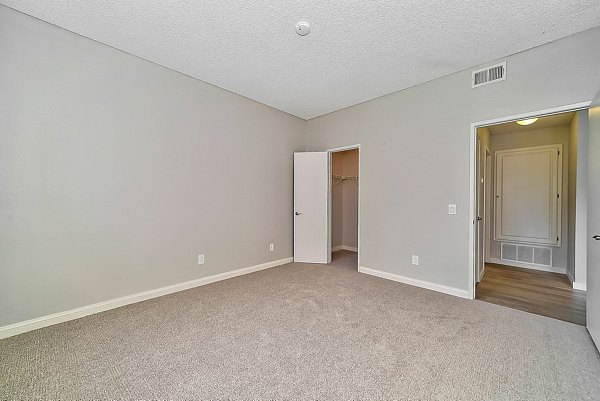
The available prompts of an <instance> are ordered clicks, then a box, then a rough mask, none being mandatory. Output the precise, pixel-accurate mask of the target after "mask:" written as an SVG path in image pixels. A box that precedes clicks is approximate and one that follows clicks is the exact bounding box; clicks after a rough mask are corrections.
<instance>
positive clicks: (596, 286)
mask: <svg viewBox="0 0 600 401" xmlns="http://www.w3.org/2000/svg"><path fill="white" fill-rule="evenodd" d="M587 327H588V330H589V332H590V335H591V336H592V338H593V340H594V342H595V343H596V347H598V348H599V349H600V94H599V95H598V96H597V97H596V99H595V100H594V102H593V103H592V107H591V108H590V111H589V143H588V257H587Z"/></svg>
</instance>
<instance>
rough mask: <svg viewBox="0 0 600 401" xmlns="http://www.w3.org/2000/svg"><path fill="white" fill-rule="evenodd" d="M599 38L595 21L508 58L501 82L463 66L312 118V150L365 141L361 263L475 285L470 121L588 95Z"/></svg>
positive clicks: (595, 81) (597, 80)
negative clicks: (474, 84)
mask: <svg viewBox="0 0 600 401" xmlns="http://www.w3.org/2000/svg"><path fill="white" fill-rule="evenodd" d="M599 42H600V29H598V28H597V29H593V30H589V31H586V32H583V33H580V34H578V35H574V36H571V37H568V38H565V39H562V40H559V41H556V42H553V43H550V44H548V45H545V46H540V47H537V48H535V49H531V50H528V51H526V52H523V53H519V54H516V55H513V56H510V57H507V58H506V60H507V63H508V64H507V68H508V74H507V80H506V81H503V82H500V83H496V84H492V85H487V86H483V87H480V88H476V89H471V85H470V79H471V71H470V70H469V71H462V72H459V73H456V74H453V75H450V76H446V77H443V78H440V79H436V80H433V81H431V82H427V83H424V84H422V85H418V86H415V87H412V88H409V89H406V90H403V91H400V92H396V93H393V94H390V95H387V96H383V97H381V98H377V99H374V100H371V101H368V102H365V103H362V104H359V105H356V106H353V107H349V108H347V109H344V110H340V111H337V112H335V113H331V114H328V115H325V116H322V117H319V118H315V119H313V120H309V121H308V123H307V125H306V133H307V149H308V150H324V149H328V148H334V147H339V146H346V145H351V144H354V143H360V144H361V204H362V205H361V229H362V232H361V265H362V266H363V267H367V268H372V269H378V270H382V271H385V272H389V273H393V274H398V275H402V276H406V277H409V278H414V279H419V280H424V281H428V282H432V283H437V284H442V285H445V286H449V287H453V288H458V289H462V290H468V289H469V271H470V267H469V245H470V244H469V229H470V227H471V224H472V222H471V217H470V215H469V204H470V199H469V197H470V195H469V193H470V188H469V185H470V184H469V156H470V145H469V143H470V124H471V123H473V122H478V121H484V120H490V119H493V118H501V117H506V116H511V115H516V114H520V113H525V112H532V111H538V110H543V109H547V108H551V107H557V106H561V105H566V104H573V103H578V102H583V101H589V100H591V99H592V98H593V96H594V95H595V94H596V92H597V90H598V88H600V74H598V66H599V65H600V46H598V43H599ZM493 62H494V61H490V64H491V63H493ZM357 79H359V77H357ZM449 203H456V204H457V205H458V213H457V215H454V216H451V215H448V204H449ZM412 254H415V255H419V256H420V265H419V266H412V265H411V255H412Z"/></svg>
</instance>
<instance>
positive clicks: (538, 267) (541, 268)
mask: <svg viewBox="0 0 600 401" xmlns="http://www.w3.org/2000/svg"><path fill="white" fill-rule="evenodd" d="M490 263H496V264H498V265H506V266H512V267H521V268H523V269H531V270H539V271H543V272H550V273H560V274H565V275H566V274H567V269H566V268H564V267H554V266H541V265H534V264H530V263H522V262H514V261H512V260H502V259H498V258H490Z"/></svg>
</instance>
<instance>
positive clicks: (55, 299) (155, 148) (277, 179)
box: [0, 6, 305, 326]
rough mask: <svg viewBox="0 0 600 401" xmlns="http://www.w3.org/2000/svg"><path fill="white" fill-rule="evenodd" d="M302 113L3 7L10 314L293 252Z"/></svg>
mask: <svg viewBox="0 0 600 401" xmlns="http://www.w3.org/2000/svg"><path fill="white" fill-rule="evenodd" d="M304 124H305V122H304V121H303V120H300V119H298V118H295V117H292V116H290V115H288V114H285V113H282V112H279V111H277V110H274V109H272V108H269V107H266V106H264V105H261V104H259V103H256V102H254V101H250V100H248V99H246V98H243V97H240V96H237V95H234V94H232V93H230V92H227V91H224V90H221V89H218V88H216V87H214V86H211V85H208V84H205V83H202V82H200V81H197V80H195V79H192V78H189V77H187V76H184V75H182V74H179V73H175V72H173V71H171V70H168V69H165V68H163V67H160V66H158V65H155V64H152V63H149V62H146V61H144V60H141V59H139V58H136V57H133V56H131V55H128V54H126V53H123V52H120V51H117V50H115V49H112V48H110V47H108V46H104V45H101V44H99V43H97V42H94V41H91V40H88V39H86V38H83V37H81V36H77V35H75V34H73V33H70V32H68V31H66V30H62V29H59V28H57V27H55V26H52V25H50V24H46V23H44V22H41V21H39V20H36V19H34V18H31V17H28V16H26V15H24V14H21V13H18V12H16V11H13V10H11V9H9V8H6V7H4V6H0V182H1V183H2V184H1V186H0V326H4V325H8V324H12V323H15V322H20V321H23V320H26V319H30V318H35V317H39V316H44V315H47V314H51V313H54V312H60V311H65V310H69V309H72V308H76V307H80V306H84V305H88V304H92V303H95V302H100V301H104V300H108V299H112V298H116V297H120V296H125V295H129V294H133V293H137V292H141V291H145V290H150V289H154V288H158V287H162V286H166V285H170V284H175V283H180V282H184V281H188V280H192V279H195V278H200V277H204V276H209V275H213V274H216V273H221V272H225V271H229V270H234V269H238V268H242V267H246V266H251V265H255V264H259V263H264V262H267V261H271V260H278V259H282V258H285V257H289V256H292V212H293V210H292V179H291V177H292V167H293V162H292V155H293V152H294V151H299V150H303V149H304V141H303V128H304ZM269 242H275V252H272V253H270V252H268V244H269ZM201 252H203V253H205V254H206V264H205V265H203V266H199V265H198V264H197V255H198V254H199V253H201Z"/></svg>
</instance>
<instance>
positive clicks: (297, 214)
mask: <svg viewBox="0 0 600 401" xmlns="http://www.w3.org/2000/svg"><path fill="white" fill-rule="evenodd" d="M294 214H295V215H296V216H300V215H301V214H302V213H300V212H295V213H294Z"/></svg>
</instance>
